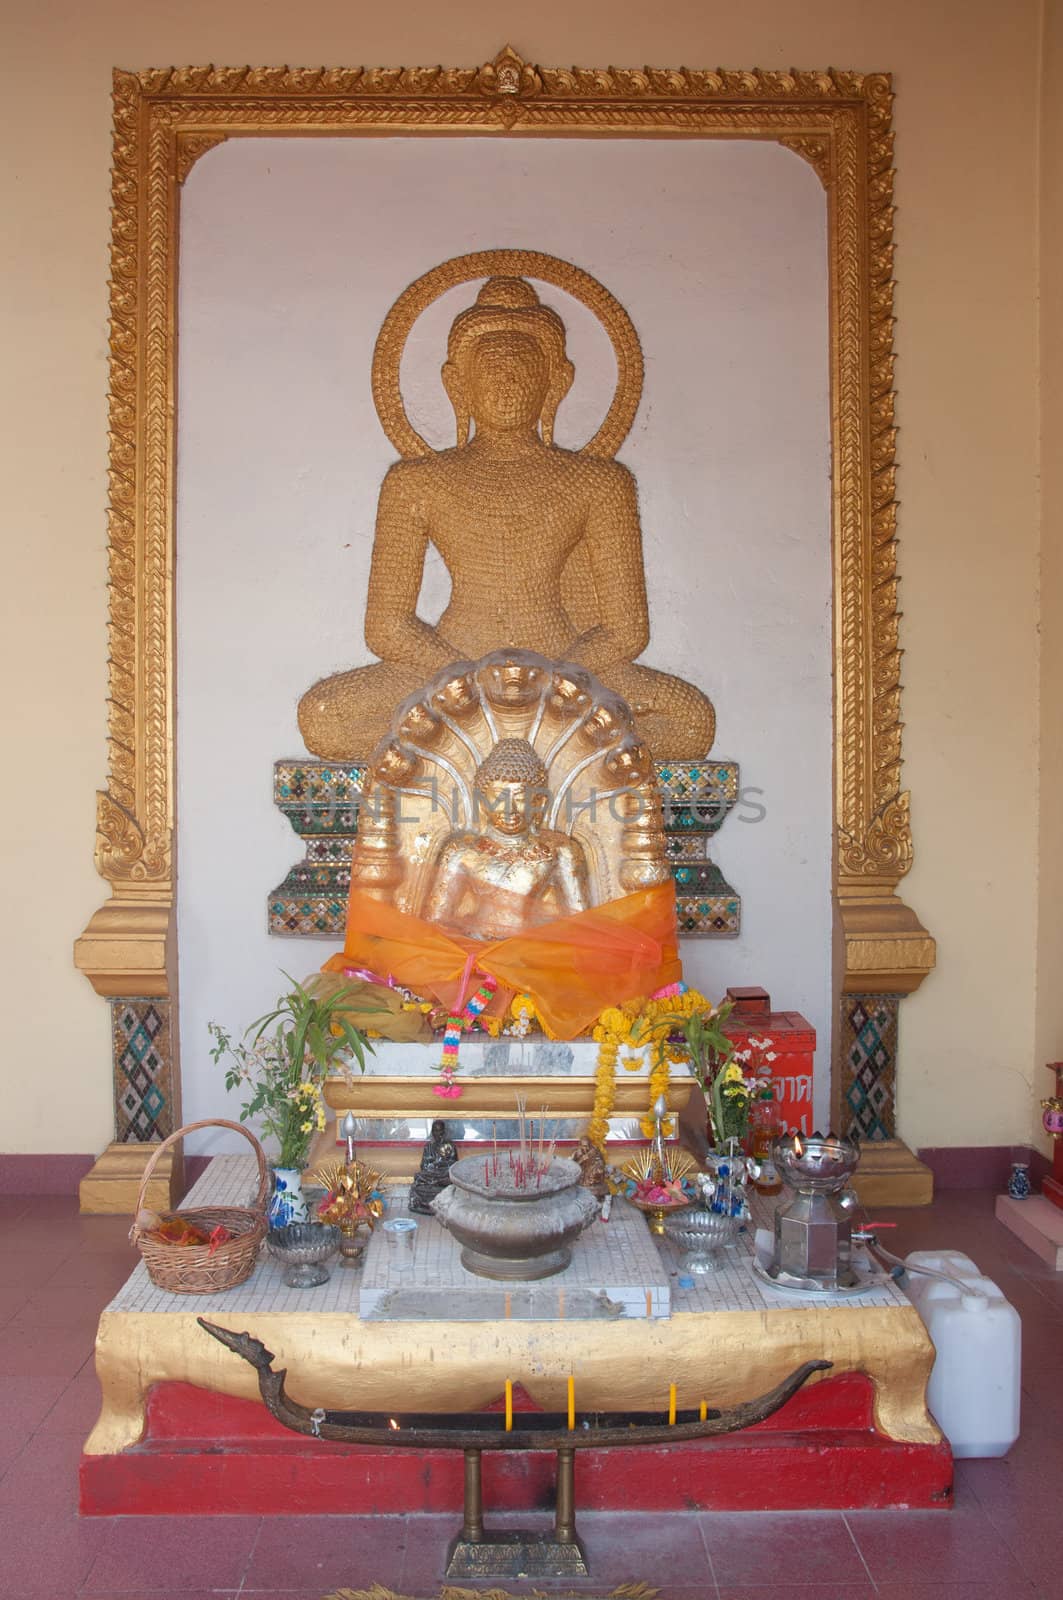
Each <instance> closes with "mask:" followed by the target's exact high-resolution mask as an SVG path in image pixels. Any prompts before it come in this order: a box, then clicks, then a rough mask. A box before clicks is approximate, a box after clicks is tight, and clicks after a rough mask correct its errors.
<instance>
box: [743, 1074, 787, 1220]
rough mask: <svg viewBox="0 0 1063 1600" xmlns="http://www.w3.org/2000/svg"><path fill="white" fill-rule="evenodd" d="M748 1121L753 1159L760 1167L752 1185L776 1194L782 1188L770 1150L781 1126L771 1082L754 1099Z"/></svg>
mask: <svg viewBox="0 0 1063 1600" xmlns="http://www.w3.org/2000/svg"><path fill="white" fill-rule="evenodd" d="M750 1122H751V1124H752V1127H751V1133H752V1145H753V1160H754V1161H755V1162H756V1163H757V1165H758V1166H759V1168H760V1176H759V1177H757V1178H754V1179H753V1187H754V1188H755V1189H756V1191H757V1193H758V1194H778V1193H779V1190H780V1189H781V1188H782V1179H781V1178H780V1177H779V1172H778V1168H777V1167H776V1165H775V1163H774V1161H773V1160H772V1158H771V1150H772V1145H773V1144H774V1143H775V1140H776V1139H777V1138H778V1137H779V1135H780V1134H781V1133H782V1131H783V1127H782V1121H781V1120H780V1117H779V1111H778V1107H777V1106H776V1104H775V1096H774V1093H773V1091H772V1087H771V1084H769V1085H768V1087H767V1088H766V1089H765V1091H764V1093H763V1095H762V1096H761V1097H760V1099H759V1100H754V1102H753V1106H752V1109H751V1115H750Z"/></svg>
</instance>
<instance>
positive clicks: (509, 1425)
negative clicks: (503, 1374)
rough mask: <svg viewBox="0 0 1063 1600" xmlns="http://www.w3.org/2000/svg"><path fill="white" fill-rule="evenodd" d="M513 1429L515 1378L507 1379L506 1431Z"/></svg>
mask: <svg viewBox="0 0 1063 1600" xmlns="http://www.w3.org/2000/svg"><path fill="white" fill-rule="evenodd" d="M512 1431H513V1379H512V1378H507V1379H506V1432H507V1433H512Z"/></svg>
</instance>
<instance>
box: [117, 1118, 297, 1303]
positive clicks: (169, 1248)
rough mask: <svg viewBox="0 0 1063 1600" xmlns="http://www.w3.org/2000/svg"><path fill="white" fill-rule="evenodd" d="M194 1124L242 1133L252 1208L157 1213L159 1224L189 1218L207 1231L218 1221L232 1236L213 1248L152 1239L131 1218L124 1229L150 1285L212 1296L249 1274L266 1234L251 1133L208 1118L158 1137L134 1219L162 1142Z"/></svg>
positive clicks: (261, 1162) (266, 1182)
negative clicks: (248, 1155)
mask: <svg viewBox="0 0 1063 1600" xmlns="http://www.w3.org/2000/svg"><path fill="white" fill-rule="evenodd" d="M198 1128H233V1129H235V1131H236V1132H237V1133H242V1134H243V1136H244V1138H245V1139H246V1140H247V1141H248V1142H249V1144H251V1145H252V1147H253V1148H254V1152H255V1155H256V1157H257V1158H258V1199H257V1201H256V1203H255V1207H254V1209H253V1210H252V1209H249V1208H248V1207H247V1206H199V1207H192V1208H190V1209H189V1210H187V1211H184V1210H179V1211H165V1212H163V1214H162V1220H163V1221H164V1222H166V1221H169V1220H170V1218H172V1217H177V1218H180V1220H181V1221H182V1222H192V1223H195V1224H196V1225H197V1227H200V1228H206V1229H207V1231H208V1232H212V1231H213V1230H214V1229H215V1228H217V1227H218V1226H219V1225H220V1226H221V1227H223V1228H227V1229H228V1230H229V1232H230V1233H231V1234H232V1236H233V1237H232V1238H231V1239H226V1240H225V1241H224V1242H223V1243H222V1244H219V1245H217V1246H215V1248H214V1249H213V1250H212V1249H211V1247H210V1246H209V1245H205V1244H190V1245H177V1244H168V1243H167V1242H166V1240H164V1239H153V1238H152V1237H151V1234H150V1233H149V1232H146V1231H145V1230H144V1229H143V1228H140V1227H138V1226H137V1223H136V1221H135V1220H134V1222H133V1226H132V1227H131V1228H130V1230H129V1237H130V1239H131V1241H132V1242H133V1244H135V1245H136V1246H137V1247H138V1249H139V1250H140V1253H141V1255H142V1256H143V1257H144V1265H145V1266H146V1267H147V1269H148V1276H149V1277H150V1279H151V1281H152V1283H154V1284H157V1285H158V1287H159V1288H160V1289H168V1290H169V1291H170V1293H171V1294H217V1292H218V1291H219V1290H220V1289H234V1288H235V1287H236V1285H237V1284H238V1283H243V1282H244V1280H245V1279H246V1278H249V1277H250V1276H251V1269H252V1267H253V1266H254V1264H255V1257H256V1256H257V1254H258V1247H259V1245H260V1244H261V1243H262V1241H263V1239H264V1238H265V1237H266V1231H267V1226H268V1225H267V1222H266V1199H267V1196H268V1194H269V1188H270V1177H269V1168H268V1167H267V1165H266V1157H265V1153H264V1152H263V1149H262V1146H261V1145H260V1144H259V1142H258V1140H257V1139H256V1138H255V1136H254V1134H253V1133H249V1132H248V1130H247V1129H246V1128H243V1127H241V1126H240V1124H239V1123H238V1122H224V1121H222V1120H221V1119H220V1118H214V1119H208V1120H207V1121H206V1122H190V1123H189V1124H188V1126H187V1127H184V1128H178V1130H177V1132H176V1133H171V1135H170V1137H169V1138H168V1139H164V1140H163V1141H162V1143H161V1144H160V1145H159V1148H158V1149H157V1150H156V1151H155V1153H154V1155H153V1156H152V1158H151V1160H150V1161H149V1162H148V1164H147V1166H146V1167H145V1168H144V1176H143V1178H142V1179H141V1181H140V1193H139V1195H138V1196H137V1212H136V1214H137V1216H138V1217H139V1215H140V1212H141V1208H142V1207H143V1205H144V1196H145V1194H146V1193H147V1188H148V1182H149V1180H150V1178H151V1175H152V1173H153V1172H154V1170H155V1164H156V1162H157V1161H158V1159H159V1157H160V1156H161V1155H162V1153H163V1151H164V1150H165V1149H166V1148H167V1146H168V1145H171V1144H174V1143H175V1142H176V1141H177V1140H178V1139H183V1138H184V1136H185V1134H186V1133H195V1132H196V1130H197V1129H198Z"/></svg>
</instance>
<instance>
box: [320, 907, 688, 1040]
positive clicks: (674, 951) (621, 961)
mask: <svg viewBox="0 0 1063 1600" xmlns="http://www.w3.org/2000/svg"><path fill="white" fill-rule="evenodd" d="M348 967H356V968H366V969H368V970H369V971H371V972H376V973H379V974H380V975H381V977H382V978H388V977H393V978H394V979H395V981H396V982H397V983H400V984H402V986H403V987H404V988H407V989H412V990H413V991H414V992H415V993H416V994H420V995H424V996H425V997H426V998H433V999H435V1000H438V1001H439V1003H440V1005H442V1006H444V1007H445V1008H446V1009H447V1010H448V1011H452V1010H454V1009H455V1008H456V1006H458V1005H459V1004H460V1003H462V1002H464V1001H465V1000H466V999H467V998H468V996H469V994H471V993H472V992H473V990H474V989H475V988H476V987H477V979H476V977H475V974H476V973H481V974H486V975H488V976H489V977H492V978H494V979H495V980H496V982H497V983H499V984H501V985H502V986H503V987H504V988H505V989H506V990H508V991H510V992H511V993H512V992H514V991H516V992H521V993H526V994H530V995H531V997H532V999H533V1000H534V1001H535V1004H536V1006H537V1008H538V1011H539V1014H540V1016H541V1017H542V1019H543V1021H544V1022H545V1023H546V1025H547V1027H548V1028H549V1029H550V1030H551V1032H552V1033H554V1034H556V1036H557V1037H558V1038H559V1039H574V1038H576V1036H577V1035H578V1034H580V1033H583V1032H584V1031H585V1030H586V1029H587V1028H589V1027H591V1026H593V1024H594V1023H595V1022H596V1021H597V1019H598V1016H599V1013H600V1012H601V1011H602V1010H603V1009H604V1008H605V1007H606V1006H610V1005H621V1004H622V1003H623V1002H624V1001H625V1000H632V999H635V998H636V997H637V996H639V995H644V994H652V993H653V992H654V990H656V989H660V988H663V987H664V985H665V984H668V983H675V982H676V980H677V979H678V978H680V977H681V976H682V970H683V969H682V965H681V963H680V960H679V945H678V936H677V933H676V922H675V886H674V885H673V884H672V883H661V884H657V885H655V887H654V888H652V889H640V890H638V891H637V892H636V893H635V894H629V895H624V896H623V898H622V899H620V900H610V901H608V902H607V904H605V905H602V906H592V907H591V908H590V910H588V911H581V912H579V913H577V914H576V915H575V916H571V917H557V918H555V919H554V921H552V922H543V923H540V924H539V926H538V927H534V928H528V929H527V930H526V931H525V932H524V933H519V934H515V935H514V936H513V937H512V938H509V939H498V940H495V941H493V942H492V941H483V942H481V941H480V940H478V939H469V938H466V937H465V936H464V935H463V934H460V933H451V932H449V931H448V930H447V929H446V928H442V927H440V926H439V925H438V924H437V923H434V922H426V921H424V919H423V918H422V917H416V916H412V915H410V913H408V912H405V911H397V910H396V909H395V907H394V906H390V905H386V904H385V903H384V902H383V901H380V900H376V899H374V898H373V897H372V895H369V894H366V893H365V892H364V891H362V890H359V889H353V890H352V891H351V897H350V901H349V902H348V907H347V937H346V942H345V944H344V948H343V953H342V955H335V956H332V957H331V958H330V960H328V961H326V962H325V964H324V967H323V968H322V970H323V971H324V972H340V973H342V972H343V971H344V969H345V968H348ZM480 981H482V980H480ZM463 990H464V993H463V992H462V991H463ZM492 1009H494V1007H492Z"/></svg>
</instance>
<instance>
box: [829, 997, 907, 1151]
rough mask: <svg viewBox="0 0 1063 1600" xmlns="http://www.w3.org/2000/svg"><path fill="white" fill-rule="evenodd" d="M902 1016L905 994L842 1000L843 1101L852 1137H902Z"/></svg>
mask: <svg viewBox="0 0 1063 1600" xmlns="http://www.w3.org/2000/svg"><path fill="white" fill-rule="evenodd" d="M899 1011H900V996H899V995H895V994H843V995H842V1001H841V1051H840V1060H841V1064H842V1073H843V1078H842V1095H841V1102H842V1110H843V1114H844V1115H845V1116H846V1117H847V1118H848V1119H849V1120H848V1126H847V1127H846V1129H845V1132H846V1133H847V1134H849V1135H850V1136H851V1135H853V1134H858V1135H859V1137H860V1138H861V1139H892V1138H894V1137H895V1135H896V1087H897V1022H898V1013H899Z"/></svg>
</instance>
